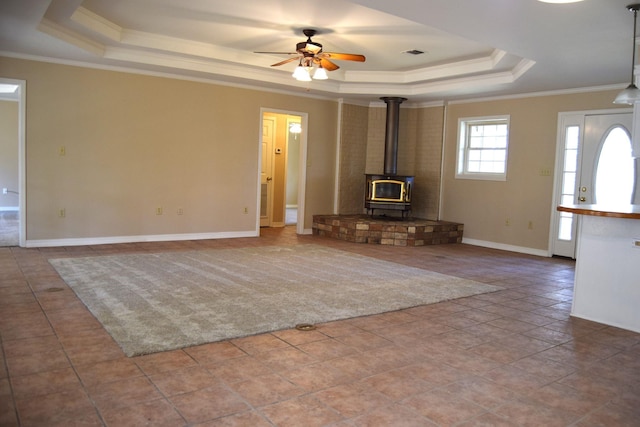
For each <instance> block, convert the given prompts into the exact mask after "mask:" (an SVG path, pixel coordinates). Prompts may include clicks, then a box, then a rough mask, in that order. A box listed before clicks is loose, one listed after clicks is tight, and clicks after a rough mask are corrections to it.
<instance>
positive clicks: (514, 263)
mask: <svg viewBox="0 0 640 427" xmlns="http://www.w3.org/2000/svg"><path fill="white" fill-rule="evenodd" d="M262 234H263V235H262V236H261V237H260V238H253V239H251V238H249V239H226V240H214V241H189V242H166V243H141V244H123V245H103V246H91V247H68V248H49V249H23V248H0V272H1V274H0V337H1V341H2V353H1V354H0V425H2V426H15V425H21V426H75V425H82V426H93V425H95V426H104V425H106V426H118V427H121V426H140V425H150V426H304V427H310V426H436V425H438V426H452V425H455V426H468V425H474V426H478V425H484V426H489V425H492V426H493V425H496V426H573V425H575V426H638V425H640V334H636V333H632V332H629V331H624V330H620V329H616V328H612V327H607V326H605V325H601V324H597V323H593V322H589V321H584V320H579V319H572V318H570V317H569V310H570V304H571V294H572V280H573V268H574V263H573V262H571V261H568V260H563V259H547V258H539V257H533V256H527V255H521V254H514V253H508V252H501V251H497V250H491V249H484V248H478V247H472V246H467V245H460V244H453V245H441V246H423V247H411V248H406V247H404V248H403V247H389V246H379V245H365V244H354V243H348V242H343V241H339V240H331V239H328V238H322V237H317V236H296V235H295V232H294V228H293V227H285V228H284V229H264V230H262ZM311 241H312V242H314V243H318V244H325V245H330V246H333V247H337V248H341V249H344V250H348V251H353V252H357V253H361V254H364V255H369V256H372V257H379V258H384V259H387V260H391V261H395V262H398V263H403V264H406V265H412V266H415V267H420V268H425V269H430V270H436V271H439V272H442V273H446V274H451V275H457V276H464V277H467V278H471V279H474V280H478V281H482V282H487V283H493V284H497V285H500V286H502V287H503V288H504V290H503V291H499V292H496V293H492V294H485V295H479V296H474V297H470V298H463V299H458V300H454V301H450V302H444V303H440V304H434V305H427V306H419V307H415V308H410V309H406V310H402V311H397V312H392V313H386V314H380V315H375V316H369V317H364V318H356V319H350V320H343V321H337V322H332V323H328V324H323V325H318V328H317V330H315V331H309V332H300V331H296V330H285V331H279V332H274V333H271V334H264V335H258V336H254V337H249V338H241V339H235V340H231V341H226V342H218V343H212V344H207V345H202V346H198V347H192V348H185V349H183V350H176V351H169V352H165V353H158V354H152V355H147V356H141V357H134V358H127V357H125V356H124V355H123V354H122V352H121V351H120V349H119V347H118V346H117V345H116V344H115V342H114V341H113V340H112V339H111V338H110V337H109V335H108V334H107V333H106V332H105V331H104V330H103V329H102V327H101V325H100V324H99V323H98V322H97V321H96V320H95V319H94V318H93V317H92V316H91V314H90V313H89V312H88V311H87V310H86V308H85V307H84V306H83V305H82V303H80V302H79V300H78V299H77V298H76V297H75V295H74V293H73V292H72V291H71V290H70V289H69V288H68V287H67V286H66V285H65V283H64V282H63V281H62V280H61V279H60V278H59V277H58V276H57V274H56V273H55V271H54V270H53V268H52V267H51V266H50V265H49V264H48V262H47V259H48V258H51V257H60V256H82V255H85V254H91V255H96V254H111V253H127V252H138V251H167V250H169V251H174V250H186V249H197V248H207V247H216V248H220V247H235V246H239V245H270V244H298V243H309V242H311Z"/></svg>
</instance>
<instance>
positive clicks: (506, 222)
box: [504, 218, 511, 227]
mask: <svg viewBox="0 0 640 427" xmlns="http://www.w3.org/2000/svg"><path fill="white" fill-rule="evenodd" d="M504 226H505V227H510V226H511V220H510V219H509V218H507V219H505V220H504Z"/></svg>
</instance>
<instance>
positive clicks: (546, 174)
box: [540, 168, 551, 176]
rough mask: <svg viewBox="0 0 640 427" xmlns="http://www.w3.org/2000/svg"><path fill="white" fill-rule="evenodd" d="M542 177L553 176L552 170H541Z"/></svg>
mask: <svg viewBox="0 0 640 427" xmlns="http://www.w3.org/2000/svg"><path fill="white" fill-rule="evenodd" d="M540 176H551V168H540Z"/></svg>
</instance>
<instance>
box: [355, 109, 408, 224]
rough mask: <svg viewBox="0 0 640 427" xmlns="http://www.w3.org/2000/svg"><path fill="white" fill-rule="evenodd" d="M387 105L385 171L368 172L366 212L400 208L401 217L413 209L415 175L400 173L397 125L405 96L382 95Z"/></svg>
mask: <svg viewBox="0 0 640 427" xmlns="http://www.w3.org/2000/svg"><path fill="white" fill-rule="evenodd" d="M380 99H382V100H383V101H384V102H385V103H386V104H387V121H386V133H385V138H384V174H367V175H366V184H365V185H366V187H365V201H364V207H365V209H367V213H371V215H373V214H374V211H375V210H376V209H385V210H395V211H401V212H402V217H403V218H404V216H405V214H407V215H408V212H409V211H411V191H412V189H413V177H412V176H405V175H398V174H397V171H398V167H397V166H398V127H399V121H400V104H401V103H402V102H403V101H406V98H399V97H383V98H380Z"/></svg>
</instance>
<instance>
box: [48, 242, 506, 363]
mask: <svg viewBox="0 0 640 427" xmlns="http://www.w3.org/2000/svg"><path fill="white" fill-rule="evenodd" d="M50 262H51V264H52V265H53V266H54V267H55V268H56V270H57V271H58V273H59V274H60V276H61V277H62V278H63V279H64V281H65V282H66V283H67V284H68V285H69V286H70V287H71V288H72V289H73V290H74V291H75V293H76V294H77V295H78V297H79V298H80V299H81V300H82V301H83V302H84V304H85V305H86V306H87V307H88V308H89V310H90V311H91V312H92V313H93V315H94V316H95V317H96V318H97V319H98V320H99V321H100V322H101V323H102V324H103V325H104V327H105V328H106V330H107V331H108V332H109V333H110V334H111V336H112V337H113V338H114V339H115V340H116V341H117V342H118V343H119V345H120V346H121V347H122V349H123V350H124V352H125V353H126V354H127V355H128V356H134V355H140V354H146V353H154V352H158V351H165V350H171V349H176V348H183V347H188V346H193V345H197V344H203V343H207V342H214V341H220V340H224V339H229V338H236V337H242V336H248V335H254V334H258V333H263V332H269V331H275V330H281V329H287V328H292V327H294V326H295V325H297V324H300V323H312V324H316V323H322V322H328V321H332V320H338V319H346V318H352V317H357V316H363V315H370V314H376V313H383V312H387V311H393V310H398V309H402V308H408V307H413V306H417V305H421V304H430V303H435V302H439V301H444V300H450V299H454V298H460V297H465V296H470V295H476V294H480V293H486V292H493V291H496V290H499V289H500V288H498V287H496V286H491V285H487V284H483V283H479V282H474V281H471V280H467V279H461V278H457V277H452V276H447V275H444V274H439V273H435V272H431V271H426V270H421V269H418V268H412V267H407V266H403V265H400V264H396V263H393V262H388V261H381V260H378V259H374V258H370V257H366V256H361V255H356V254H352V253H349V252H345V251H340V250H336V249H332V248H327V247H323V246H317V245H299V246H267V247H255V248H239V249H213V250H203V251H189V252H172V253H157V254H127V255H115V256H99V257H82V258H60V259H52V260H50Z"/></svg>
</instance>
